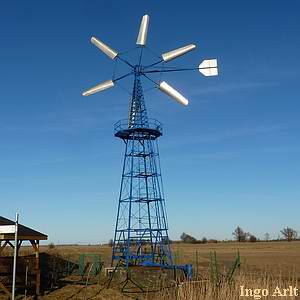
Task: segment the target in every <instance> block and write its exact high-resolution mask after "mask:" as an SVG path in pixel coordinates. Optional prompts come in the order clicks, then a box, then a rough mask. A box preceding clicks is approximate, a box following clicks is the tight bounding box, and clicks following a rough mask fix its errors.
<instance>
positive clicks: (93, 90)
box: [82, 80, 114, 96]
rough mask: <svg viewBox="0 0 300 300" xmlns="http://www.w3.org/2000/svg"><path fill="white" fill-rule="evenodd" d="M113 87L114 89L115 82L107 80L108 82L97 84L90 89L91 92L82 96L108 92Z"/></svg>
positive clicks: (86, 92)
mask: <svg viewBox="0 0 300 300" xmlns="http://www.w3.org/2000/svg"><path fill="white" fill-rule="evenodd" d="M112 87H114V82H113V81H112V80H107V81H104V82H101V83H99V84H97V85H96V86H94V87H92V88H90V89H89V90H87V91H85V92H83V93H82V96H90V95H92V94H95V93H97V92H101V91H104V90H107V89H109V88H112Z"/></svg>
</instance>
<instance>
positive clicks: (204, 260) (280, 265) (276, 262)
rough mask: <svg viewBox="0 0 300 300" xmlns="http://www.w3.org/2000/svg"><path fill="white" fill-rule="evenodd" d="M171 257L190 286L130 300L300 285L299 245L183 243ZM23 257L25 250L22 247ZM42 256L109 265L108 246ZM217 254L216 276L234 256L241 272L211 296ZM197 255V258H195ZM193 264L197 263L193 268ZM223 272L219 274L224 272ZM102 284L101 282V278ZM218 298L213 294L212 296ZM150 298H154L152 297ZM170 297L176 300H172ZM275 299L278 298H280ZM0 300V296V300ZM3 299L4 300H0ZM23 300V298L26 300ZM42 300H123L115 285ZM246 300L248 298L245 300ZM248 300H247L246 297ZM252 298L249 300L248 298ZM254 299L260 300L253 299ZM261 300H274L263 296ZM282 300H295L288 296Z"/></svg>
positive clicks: (229, 295) (73, 289)
mask: <svg viewBox="0 0 300 300" xmlns="http://www.w3.org/2000/svg"><path fill="white" fill-rule="evenodd" d="M172 248H173V254H174V256H175V261H176V263H177V264H186V263H191V264H193V269H194V275H195V278H194V281H195V282H192V283H181V284H180V285H177V287H174V288H172V289H165V290H163V291H161V292H159V293H156V294H155V296H153V294H148V295H145V294H143V295H136V294H135V295H133V296H132V295H130V297H133V298H134V299H139V298H143V299H149V298H151V299H175V298H177V299H212V298H215V299H242V298H239V293H240V290H239V289H240V285H244V286H246V287H249V288H250V287H253V288H268V289H271V290H272V289H274V288H276V286H281V287H284V288H285V287H289V285H292V286H293V287H296V286H297V284H299V282H300V242H299V241H294V242H257V243H233V242H230V243H229V242H228V243H225V242H223V243H209V244H182V243H174V244H173V245H172ZM22 251H23V252H26V251H28V249H26V248H23V249H22ZM41 251H42V252H47V253H48V254H51V255H54V256H55V255H60V256H62V257H64V258H66V259H67V258H68V259H71V260H72V261H78V257H79V254H80V253H97V254H100V255H101V257H102V259H103V261H104V266H109V264H110V255H111V247H109V246H107V245H103V246H62V245H61V246H55V248H54V249H49V247H48V246H42V247H41ZM211 251H216V253H217V258H218V262H219V264H220V270H221V272H224V273H225V269H228V266H230V265H231V263H232V262H233V260H234V258H235V256H236V254H237V252H238V251H239V253H240V257H241V267H240V269H239V270H238V272H237V273H236V274H235V277H234V282H235V284H234V285H231V286H229V285H228V284H227V283H225V282H221V283H220V286H219V287H218V291H217V292H216V290H215V288H214V287H213V286H212V284H211V283H210V279H209V276H208V270H209V263H210V252H211ZM196 252H197V256H198V259H197V258H196ZM197 261H198V263H197ZM223 270H224V271H223ZM102 280H103V281H104V280H106V278H105V275H103V276H102ZM216 293H217V294H216ZM153 297H154V298H153ZM174 297H175V298H174ZM282 298H283V297H279V298H278V299H282ZM0 299H2V298H1V296H0ZM3 299H5V298H3ZM27 299H28V298H27ZM41 299H45V300H46V299H49V300H54V299H62V300H63V299H128V295H127V296H124V295H122V294H121V293H120V292H119V290H118V288H117V287H116V284H113V285H112V287H111V288H110V289H106V288H104V285H97V284H94V285H88V286H87V287H85V284H84V283H82V282H81V284H78V283H76V282H72V283H68V284H65V285H64V286H63V287H60V288H58V289H55V290H53V291H51V292H48V293H47V295H44V296H42V297H41ZM245 299H247V298H245ZM248 299H249V298H248ZM253 299H254V298H253ZM256 299H259V298H256ZM263 299H277V297H265V298H263ZM283 299H300V298H297V297H288V298H286V297H285V298H283Z"/></svg>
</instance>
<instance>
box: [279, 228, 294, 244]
mask: <svg viewBox="0 0 300 300" xmlns="http://www.w3.org/2000/svg"><path fill="white" fill-rule="evenodd" d="M280 232H281V234H282V235H283V237H284V238H285V239H286V240H287V241H289V242H291V241H292V240H295V239H296V238H297V236H298V233H297V231H296V230H294V229H293V228H290V227H286V228H283V229H282V230H280Z"/></svg>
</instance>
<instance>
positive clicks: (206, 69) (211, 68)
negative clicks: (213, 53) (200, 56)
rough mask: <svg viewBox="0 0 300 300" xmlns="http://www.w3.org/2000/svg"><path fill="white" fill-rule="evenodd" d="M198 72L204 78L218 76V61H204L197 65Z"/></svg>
mask: <svg viewBox="0 0 300 300" xmlns="http://www.w3.org/2000/svg"><path fill="white" fill-rule="evenodd" d="M199 72H200V73H202V74H203V75H204V76H217V75H218V61H217V59H205V60H203V62H202V63H201V64H200V65H199Z"/></svg>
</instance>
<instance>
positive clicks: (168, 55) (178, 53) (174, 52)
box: [161, 44, 196, 61]
mask: <svg viewBox="0 0 300 300" xmlns="http://www.w3.org/2000/svg"><path fill="white" fill-rule="evenodd" d="M195 48H196V45H194V44H190V45H187V46H184V47H181V48H178V49H175V50H172V51H169V52H166V53H163V54H162V55H161V56H162V59H163V60H164V61H170V60H172V59H174V58H176V57H179V56H181V55H184V54H185V53H187V52H189V51H192V50H193V49H195Z"/></svg>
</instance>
